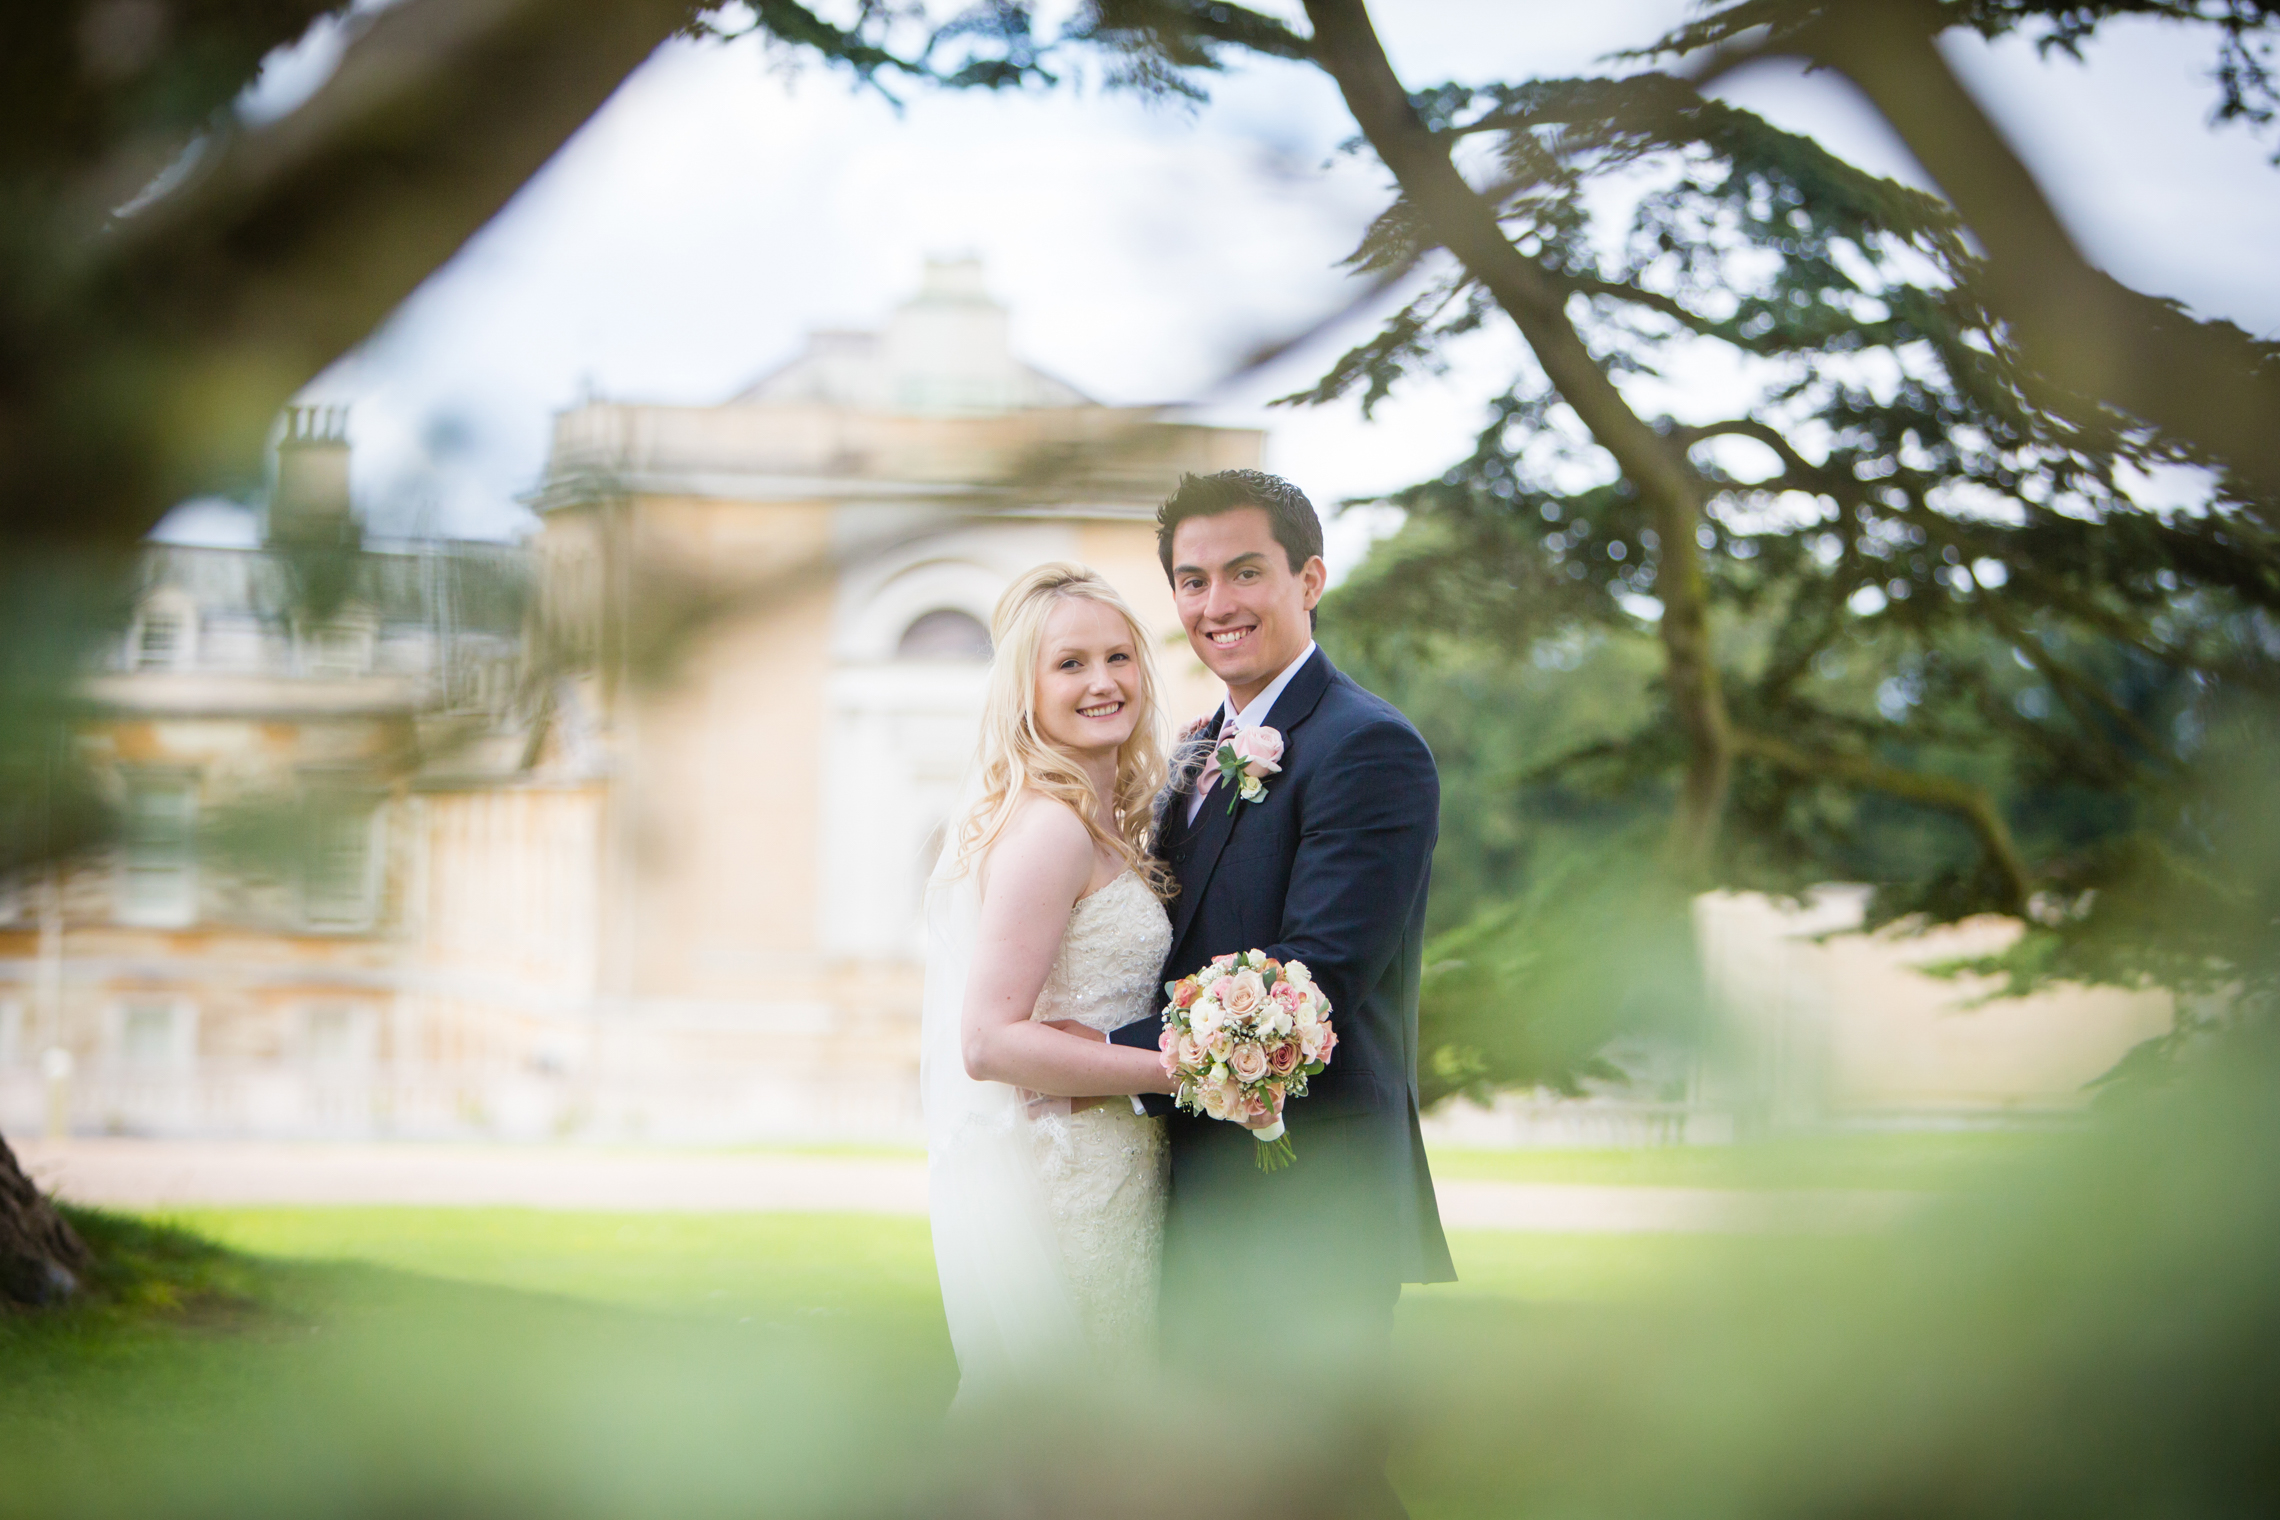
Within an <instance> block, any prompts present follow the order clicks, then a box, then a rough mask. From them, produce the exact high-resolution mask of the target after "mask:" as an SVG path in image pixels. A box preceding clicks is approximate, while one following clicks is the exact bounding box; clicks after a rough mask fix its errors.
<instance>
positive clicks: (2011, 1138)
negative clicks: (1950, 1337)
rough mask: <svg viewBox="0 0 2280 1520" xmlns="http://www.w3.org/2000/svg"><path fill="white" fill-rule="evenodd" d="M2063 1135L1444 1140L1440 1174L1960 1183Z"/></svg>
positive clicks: (1724, 1182) (1625, 1182) (1824, 1184)
mask: <svg viewBox="0 0 2280 1520" xmlns="http://www.w3.org/2000/svg"><path fill="white" fill-rule="evenodd" d="M2056 1138H2058V1135H2057V1134H2056V1133H2052V1132H2040V1131H2032V1130H1976V1131H1969V1130H1967V1131H1952V1132H1939V1133H1925V1132H1920V1131H1910V1132H1904V1133H1892V1134H1859V1135H1827V1136H1815V1137H1812V1138H1809V1139H1795V1140H1767V1141H1755V1142H1748V1143H1743V1144H1736V1145H1685V1146H1680V1145H1670V1146H1655V1147H1650V1148H1645V1149H1637V1150H1474V1149H1468V1148H1463V1147H1454V1146H1442V1147H1438V1148H1436V1149H1435V1150H1434V1151H1433V1153H1432V1161H1433V1175H1434V1176H1436V1177H1445V1178H1451V1179H1455V1178H1478V1179H1483V1180H1488V1181H1496V1182H1528V1183H1567V1184H1584V1185H1592V1186H1602V1187H1692V1188H1748V1189H1763V1188H1864V1189H1900V1190H1908V1191H1914V1190H1932V1191H1937V1190H1940V1189H1945V1188H1950V1187H1954V1186H1956V1185H1958V1184H1960V1183H1965V1182H1969V1181H1971V1180H1972V1179H1973V1178H1975V1177H1978V1176H1982V1175H1984V1174H1987V1173H1989V1172H1992V1171H1999V1170H2001V1169H2003V1168H2005V1167H2009V1166H2014V1165H2017V1164H2019V1163H2022V1162H2027V1161H2031V1160H2032V1159H2033V1158H2034V1157H2037V1156H2040V1155H2043V1154H2046V1153H2047V1152H2048V1150H2049V1148H2050V1146H2051V1144H2052V1142H2053V1140H2054V1139H2056Z"/></svg>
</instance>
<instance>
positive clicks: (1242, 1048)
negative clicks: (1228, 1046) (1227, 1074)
mask: <svg viewBox="0 0 2280 1520" xmlns="http://www.w3.org/2000/svg"><path fill="white" fill-rule="evenodd" d="M1227 1069H1228V1070H1229V1071H1231V1072H1233V1073H1235V1079H1236V1080H1237V1081H1239V1082H1256V1081H1258V1080H1259V1078H1261V1077H1263V1076H1265V1075H1266V1074H1267V1053H1266V1052H1265V1051H1264V1050H1261V1049H1260V1048H1259V1047H1258V1046H1257V1045H1256V1044H1254V1043H1253V1042H1252V1041H1249V1040H1245V1041H1244V1042H1243V1043H1242V1044H1240V1045H1238V1046H1236V1047H1235V1051H1234V1053H1233V1054H1232V1055H1230V1056H1228V1058H1227Z"/></svg>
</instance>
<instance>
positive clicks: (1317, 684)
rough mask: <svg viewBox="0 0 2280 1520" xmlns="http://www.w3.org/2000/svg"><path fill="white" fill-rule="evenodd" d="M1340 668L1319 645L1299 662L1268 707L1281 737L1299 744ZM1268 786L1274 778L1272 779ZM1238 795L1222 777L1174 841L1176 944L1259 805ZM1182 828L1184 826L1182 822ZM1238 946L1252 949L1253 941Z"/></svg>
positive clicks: (1286, 767)
mask: <svg viewBox="0 0 2280 1520" xmlns="http://www.w3.org/2000/svg"><path fill="white" fill-rule="evenodd" d="M1336 675H1337V672H1336V671H1335V670H1334V669H1332V668H1331V665H1330V656H1328V655H1327V654H1324V653H1323V652H1322V651H1321V650H1320V649H1317V650H1315V651H1314V654H1313V657H1312V658H1310V659H1309V660H1308V661H1307V662H1306V663H1305V664H1304V665H1302V666H1300V667H1299V671H1298V674H1296V675H1294V676H1292V677H1291V678H1290V684H1289V685H1288V686H1285V687H1284V688H1283V689H1282V695H1281V696H1279V697H1277V698H1275V705H1274V706H1273V707H1272V708H1271V709H1269V710H1268V712H1267V726H1268V727H1269V728H1272V729H1274V730H1276V731H1277V732H1279V733H1280V734H1281V735H1282V736H1283V742H1284V743H1285V744H1286V745H1295V744H1296V742H1297V741H1296V739H1294V738H1293V737H1292V735H1293V733H1294V731H1295V730H1296V729H1297V728H1298V726H1299V725H1300V724H1302V723H1304V722H1305V721H1306V720H1307V719H1308V718H1309V717H1310V716H1312V715H1313V712H1314V709H1315V707H1316V706H1317V705H1319V704H1320V702H1321V701H1322V694H1323V693H1324V692H1326V691H1328V690H1329V689H1330V682H1331V680H1332V679H1333V678H1334V677H1335V676H1336ZM1283 759H1284V774H1286V775H1287V774H1288V773H1289V771H1290V769H1291V758H1290V755H1289V754H1287V753H1286V754H1285V755H1284V757H1283ZM1267 785H1268V786H1270V787H1272V786H1273V785H1274V782H1273V781H1272V780H1269V781H1268V783H1267ZM1233 795H1234V790H1233V788H1232V787H1231V786H1230V785H1229V784H1227V783H1225V782H1222V783H1221V784H1219V785H1218V786H1215V787H1213V788H1212V789H1211V790H1210V791H1208V792H1206V793H1205V794H1204V797H1203V811H1202V812H1200V813H1198V814H1196V817H1195V824H1194V831H1193V832H1192V833H1183V834H1182V835H1180V836H1177V837H1175V839H1174V840H1173V848H1175V849H1180V850H1183V851H1184V855H1185V858H1184V859H1182V860H1181V861H1180V863H1179V878H1180V895H1179V897H1178V898H1177V899H1176V900H1175V901H1174V903H1173V905H1172V943H1173V944H1174V945H1175V946H1176V945H1178V944H1179V943H1180V941H1181V940H1182V939H1184V938H1186V936H1187V932H1188V925H1189V924H1191V923H1193V922H1195V915H1196V910H1197V908H1199V907H1200V906H1201V905H1202V903H1203V894H1204V892H1205V891H1206V890H1207V889H1208V888H1209V887H1210V886H1211V873H1212V871H1213V869H1214V868H1215V867H1217V866H1218V864H1219V853H1220V851H1222V850H1224V849H1225V848H1226V847H1227V841H1228V840H1229V839H1230V838H1231V837H1232V836H1233V835H1234V832H1235V824H1236V820H1238V819H1239V818H1241V817H1242V815H1243V814H1244V813H1246V812H1248V811H1249V810H1250V808H1251V807H1253V806H1256V805H1258V804H1252V803H1242V802H1238V803H1236V804H1235V806H1234V808H1233V809H1232V810H1230V809H1229V808H1228V806H1227V799H1228V798H1229V797H1231V796H1233ZM1186 801H1187V799H1186V798H1184V797H1182V798H1180V799H1178V800H1177V801H1176V802H1175V803H1174V806H1177V807H1180V808H1182V809H1183V811H1184V809H1185V806H1186ZM1183 827H1184V826H1183ZM1239 948H1244V949H1251V948H1256V947H1253V946H1242V947H1239Z"/></svg>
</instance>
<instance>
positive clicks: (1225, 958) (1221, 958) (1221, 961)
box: [1211, 951, 1235, 966]
mask: <svg viewBox="0 0 2280 1520" xmlns="http://www.w3.org/2000/svg"><path fill="white" fill-rule="evenodd" d="M1211 964H1213V965H1214V966H1232V965H1234V964H1235V954H1234V952H1233V951H1229V952H1228V953H1227V954H1225V955H1215V956H1213V957H1212V958H1211Z"/></svg>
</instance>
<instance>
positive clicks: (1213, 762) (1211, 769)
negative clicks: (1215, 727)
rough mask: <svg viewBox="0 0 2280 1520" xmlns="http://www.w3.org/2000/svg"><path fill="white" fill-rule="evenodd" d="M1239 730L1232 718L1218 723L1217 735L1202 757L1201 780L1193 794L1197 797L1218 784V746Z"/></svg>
mask: <svg viewBox="0 0 2280 1520" xmlns="http://www.w3.org/2000/svg"><path fill="white" fill-rule="evenodd" d="M1240 732H1241V730H1240V729H1238V728H1236V726H1235V720H1234V719H1233V718H1229V719H1228V720H1227V721H1226V722H1225V723H1222V724H1221V725H1219V737H1218V738H1216V739H1214V740H1212V741H1211V751H1210V753H1208V754H1206V755H1205V756H1204V757H1203V773H1202V774H1203V781H1202V784H1201V785H1199V786H1197V787H1196V789H1195V794H1196V795H1197V796H1198V797H1200V796H1202V795H1203V794H1204V793H1205V792H1208V791H1210V790H1211V789H1212V788H1213V787H1214V786H1217V785H1218V784H1219V746H1220V745H1222V744H1225V743H1226V742H1227V741H1228V740H1230V739H1232V738H1234V737H1235V735H1236V734H1238V733H1240Z"/></svg>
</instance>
